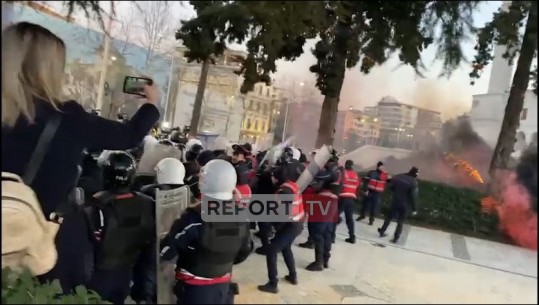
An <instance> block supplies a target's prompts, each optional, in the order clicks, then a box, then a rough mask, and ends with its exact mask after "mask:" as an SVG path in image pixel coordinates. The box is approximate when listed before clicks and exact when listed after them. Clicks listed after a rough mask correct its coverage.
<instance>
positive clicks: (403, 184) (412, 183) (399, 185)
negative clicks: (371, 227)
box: [378, 166, 419, 243]
mask: <svg viewBox="0 0 539 305" xmlns="http://www.w3.org/2000/svg"><path fill="white" fill-rule="evenodd" d="M418 173H419V169H418V168H417V167H415V166H414V167H412V168H411V169H410V171H409V172H408V173H405V174H399V175H396V176H395V177H393V178H392V179H391V181H390V182H389V189H390V190H391V191H392V192H393V200H392V201H391V208H390V210H389V213H388V214H387V215H386V218H385V220H384V224H383V225H382V227H381V228H379V229H378V233H379V234H380V237H384V236H386V234H385V232H386V230H387V227H388V226H389V224H390V223H391V220H393V219H396V220H397V228H396V229H395V234H394V235H393V239H392V240H391V242H392V243H397V241H398V240H399V237H400V235H401V233H402V227H403V225H404V221H405V220H406V216H407V214H408V212H409V210H410V209H411V210H412V215H414V214H415V213H416V200H417V193H418V188H417V175H418Z"/></svg>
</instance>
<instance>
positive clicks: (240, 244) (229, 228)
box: [161, 208, 253, 304]
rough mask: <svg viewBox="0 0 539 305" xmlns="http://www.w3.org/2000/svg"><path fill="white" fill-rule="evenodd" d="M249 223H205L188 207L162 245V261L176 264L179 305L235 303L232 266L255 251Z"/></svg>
mask: <svg viewBox="0 0 539 305" xmlns="http://www.w3.org/2000/svg"><path fill="white" fill-rule="evenodd" d="M248 226H249V225H248V224H247V223H219V222H204V221H203V220H202V217H201V215H200V210H199V209H198V208H188V209H187V210H186V211H185V213H184V214H183V215H182V216H181V217H180V218H179V219H178V220H176V221H175V222H174V224H173V225H172V227H171V229H170V231H169V233H168V234H167V235H166V236H165V238H164V239H163V240H162V242H161V249H162V251H161V259H163V260H172V259H174V258H175V257H177V262H176V279H177V281H176V287H175V288H174V293H175V295H176V298H177V304H231V303H233V302H232V301H233V294H234V289H233V288H232V287H233V284H232V283H231V281H230V280H231V279H230V275H231V272H232V266H233V265H234V264H239V263H241V262H243V261H244V260H245V259H247V257H248V256H249V254H250V253H251V251H252V249H253V242H252V241H251V239H250V236H249V227H248Z"/></svg>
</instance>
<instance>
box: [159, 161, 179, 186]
mask: <svg viewBox="0 0 539 305" xmlns="http://www.w3.org/2000/svg"><path fill="white" fill-rule="evenodd" d="M155 175H156V178H157V183H158V184H183V179H184V178H185V167H184V166H183V164H182V163H181V162H180V160H178V159H176V158H165V159H163V160H161V161H159V163H157V165H156V166H155Z"/></svg>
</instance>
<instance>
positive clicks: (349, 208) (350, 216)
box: [333, 197, 356, 238]
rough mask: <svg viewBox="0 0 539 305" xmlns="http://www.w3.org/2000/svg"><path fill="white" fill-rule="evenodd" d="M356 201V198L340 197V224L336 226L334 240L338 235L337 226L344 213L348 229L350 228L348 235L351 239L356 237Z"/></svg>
mask: <svg viewBox="0 0 539 305" xmlns="http://www.w3.org/2000/svg"><path fill="white" fill-rule="evenodd" d="M355 204H356V200H355V199H354V198H346V197H339V222H338V223H337V222H336V223H335V224H334V229H333V238H335V235H336V234H337V225H338V224H339V223H340V222H341V221H340V220H341V214H342V213H344V219H345V221H346V227H347V228H348V235H349V236H350V237H351V238H354V237H356V235H355V230H354V229H355V226H354V205H355Z"/></svg>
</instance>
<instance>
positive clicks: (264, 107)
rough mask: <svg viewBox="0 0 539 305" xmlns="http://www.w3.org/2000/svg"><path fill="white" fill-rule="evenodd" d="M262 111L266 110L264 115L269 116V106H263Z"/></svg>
mask: <svg viewBox="0 0 539 305" xmlns="http://www.w3.org/2000/svg"><path fill="white" fill-rule="evenodd" d="M262 106H263V107H262V109H263V110H264V115H267V114H268V105H266V104H264V105H262Z"/></svg>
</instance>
